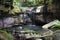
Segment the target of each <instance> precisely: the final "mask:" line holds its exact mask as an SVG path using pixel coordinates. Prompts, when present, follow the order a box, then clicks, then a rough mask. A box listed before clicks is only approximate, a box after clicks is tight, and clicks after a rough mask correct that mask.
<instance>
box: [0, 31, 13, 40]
mask: <svg viewBox="0 0 60 40" xmlns="http://www.w3.org/2000/svg"><path fill="white" fill-rule="evenodd" d="M0 33H1V34H3V35H4V36H5V37H6V38H7V39H8V40H13V36H12V35H11V34H9V33H7V32H6V31H4V30H0ZM0 39H1V38H0ZM1 40H3V39H1Z"/></svg>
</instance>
